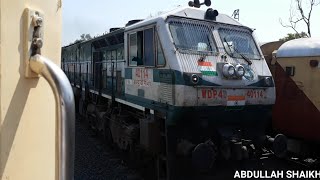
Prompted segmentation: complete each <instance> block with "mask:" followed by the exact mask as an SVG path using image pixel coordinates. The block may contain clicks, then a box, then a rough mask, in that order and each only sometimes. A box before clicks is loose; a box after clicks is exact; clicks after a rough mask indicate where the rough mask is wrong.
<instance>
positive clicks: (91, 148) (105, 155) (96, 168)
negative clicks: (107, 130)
mask: <svg viewBox="0 0 320 180" xmlns="http://www.w3.org/2000/svg"><path fill="white" fill-rule="evenodd" d="M74 174H75V177H74V179H75V180H90V179H91V180H138V179H142V178H141V176H140V175H139V174H138V173H137V171H135V170H133V169H130V168H129V167H128V166H127V164H126V163H125V162H124V161H123V159H122V158H121V154H119V153H118V152H116V151H114V150H112V149H111V148H110V147H108V146H107V145H106V144H105V143H104V142H103V141H102V140H101V139H100V138H99V137H98V136H97V135H96V133H94V132H93V131H92V130H91V129H89V128H88V126H86V124H85V123H80V122H79V119H77V121H76V148H75V173H74Z"/></svg>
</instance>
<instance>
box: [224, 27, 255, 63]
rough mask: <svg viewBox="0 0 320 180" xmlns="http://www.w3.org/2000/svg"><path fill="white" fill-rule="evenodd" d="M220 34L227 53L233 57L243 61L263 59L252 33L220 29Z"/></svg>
mask: <svg viewBox="0 0 320 180" xmlns="http://www.w3.org/2000/svg"><path fill="white" fill-rule="evenodd" d="M219 34H220V37H221V40H222V42H223V46H224V48H225V50H226V52H227V53H228V54H229V55H230V56H231V57H234V58H243V59H260V58H261V56H260V54H259V51H258V49H257V46H256V43H255V41H254V40H253V37H252V35H251V33H249V32H246V31H239V30H233V29H226V28H220V29H219Z"/></svg>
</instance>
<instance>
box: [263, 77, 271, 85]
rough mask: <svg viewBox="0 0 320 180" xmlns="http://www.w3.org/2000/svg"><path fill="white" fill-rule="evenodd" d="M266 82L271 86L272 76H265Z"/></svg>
mask: <svg viewBox="0 0 320 180" xmlns="http://www.w3.org/2000/svg"><path fill="white" fill-rule="evenodd" d="M264 84H265V85H266V86H271V85H272V79H271V77H265V78H264Z"/></svg>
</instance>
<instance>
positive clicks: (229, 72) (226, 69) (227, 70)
mask: <svg viewBox="0 0 320 180" xmlns="http://www.w3.org/2000/svg"><path fill="white" fill-rule="evenodd" d="M235 71H236V70H235V68H234V66H233V65H232V64H229V63H228V64H225V65H223V68H222V73H223V75H224V76H225V77H232V76H233V75H234V74H235Z"/></svg>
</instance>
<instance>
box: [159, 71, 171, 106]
mask: <svg viewBox="0 0 320 180" xmlns="http://www.w3.org/2000/svg"><path fill="white" fill-rule="evenodd" d="M159 77H160V96H159V100H160V102H162V103H168V104H173V103H174V99H173V94H174V93H173V85H172V84H173V79H172V72H171V71H160V76H159Z"/></svg>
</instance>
